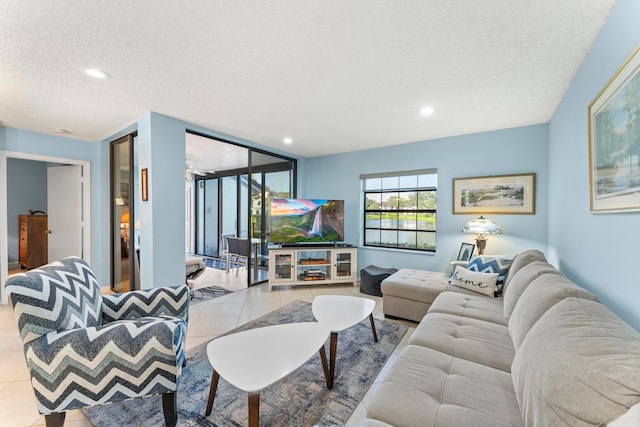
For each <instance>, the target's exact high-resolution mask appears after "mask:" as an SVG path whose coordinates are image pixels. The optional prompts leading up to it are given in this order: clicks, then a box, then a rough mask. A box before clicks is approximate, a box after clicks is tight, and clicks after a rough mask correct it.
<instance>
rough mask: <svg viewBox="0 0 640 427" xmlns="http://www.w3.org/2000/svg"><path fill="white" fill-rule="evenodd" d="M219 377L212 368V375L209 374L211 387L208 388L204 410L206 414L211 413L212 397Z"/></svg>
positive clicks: (214, 394) (214, 395)
mask: <svg viewBox="0 0 640 427" xmlns="http://www.w3.org/2000/svg"><path fill="white" fill-rule="evenodd" d="M219 379H220V374H218V373H217V372H216V370H215V369H214V370H213V375H211V388H210V389H209V401H208V402H207V411H206V412H205V415H206V416H209V415H211V408H213V399H214V398H215V397H216V390H217V389H218V380H219Z"/></svg>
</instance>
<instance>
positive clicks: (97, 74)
mask: <svg viewBox="0 0 640 427" xmlns="http://www.w3.org/2000/svg"><path fill="white" fill-rule="evenodd" d="M84 72H85V73H86V74H87V75H88V76H91V77H93V78H94V79H102V80H104V79H108V78H109V77H111V76H109V74H107V73H105V72H104V71H102V70H98V69H97V68H87V69H85V70H84Z"/></svg>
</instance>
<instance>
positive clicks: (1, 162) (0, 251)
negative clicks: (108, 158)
mask: <svg viewBox="0 0 640 427" xmlns="http://www.w3.org/2000/svg"><path fill="white" fill-rule="evenodd" d="M9 159H22V160H32V161H37V162H44V163H52V164H57V165H60V164H63V165H76V166H80V168H81V169H80V170H81V172H80V173H81V176H80V183H79V185H80V189H81V192H82V197H81V199H80V200H81V201H80V203H79V206H77V211H79V212H80V217H81V227H82V232H81V241H82V243H81V245H82V248H81V253H80V254H77V255H79V256H81V257H82V258H84V259H85V260H86V261H87V262H88V263H91V191H90V188H91V164H90V162H89V161H83V160H76V159H67V158H60V157H52V156H44V155H38V154H30V153H19V152H11V151H0V170H1V171H3V172H2V173H3V175H4V176H3V179H1V180H0V200H2V201H3V202H4V203H2V207H0V283H1V284H2V286H1V288H0V297H1V301H2V304H6V303H7V302H8V297H7V294H6V292H5V290H4V285H5V282H6V279H7V276H8V267H9V242H8V240H9V239H8V236H9V226H11V227H14V224H13V222H12V223H11V224H9V220H8V211H9V209H8V207H9V205H10V204H11V200H9V199H8V186H9V185H13V184H14V183H11V182H9V181H10V176H9V171H8V167H7V162H8V161H9ZM18 185H19V183H18ZM65 209H71V207H66V208H65ZM52 213H54V212H52ZM54 214H55V213H54ZM13 219H14V218H12V221H13Z"/></svg>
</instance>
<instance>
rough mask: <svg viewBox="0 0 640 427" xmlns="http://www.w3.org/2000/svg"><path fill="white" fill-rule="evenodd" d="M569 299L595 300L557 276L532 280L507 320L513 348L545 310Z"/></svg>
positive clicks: (550, 275) (567, 280) (593, 296)
mask: <svg viewBox="0 0 640 427" xmlns="http://www.w3.org/2000/svg"><path fill="white" fill-rule="evenodd" d="M569 297H578V298H585V299H589V300H592V301H596V300H597V299H596V297H595V295H593V294H592V293H591V292H589V291H587V290H585V289H583V288H581V287H580V286H578V285H576V284H575V283H573V282H572V281H571V280H569V279H567V278H566V277H564V276H561V275H559V274H543V275H542V276H539V277H538V278H536V279H534V280H533V281H532V282H531V283H530V284H529V286H527V287H526V288H525V290H524V292H522V296H521V297H520V299H518V302H517V303H516V306H515V308H514V309H513V313H512V314H511V318H510V319H509V334H510V335H511V340H512V341H513V346H514V348H515V349H516V350H517V349H518V348H519V347H520V345H521V344H522V341H523V340H524V338H525V336H527V333H528V332H529V330H530V329H531V327H532V326H533V325H534V324H535V323H536V322H537V321H538V320H539V319H540V317H542V315H543V314H544V313H545V312H546V311H547V310H549V309H550V308H551V307H553V306H554V305H556V304H557V303H558V302H560V301H562V300H563V299H565V298H569Z"/></svg>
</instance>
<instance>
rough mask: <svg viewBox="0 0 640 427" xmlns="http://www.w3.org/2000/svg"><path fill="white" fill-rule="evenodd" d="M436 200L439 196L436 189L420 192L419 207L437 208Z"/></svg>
mask: <svg viewBox="0 0 640 427" xmlns="http://www.w3.org/2000/svg"><path fill="white" fill-rule="evenodd" d="M436 202H437V197H436V192H435V191H420V192H418V209H435V208H436Z"/></svg>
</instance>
